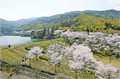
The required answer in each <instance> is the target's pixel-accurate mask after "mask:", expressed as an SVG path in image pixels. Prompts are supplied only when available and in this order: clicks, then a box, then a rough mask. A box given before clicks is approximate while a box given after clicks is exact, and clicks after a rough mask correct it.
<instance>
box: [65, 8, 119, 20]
mask: <svg viewBox="0 0 120 79" xmlns="http://www.w3.org/2000/svg"><path fill="white" fill-rule="evenodd" d="M71 13H78V14H82V13H92V14H95V15H99V16H101V17H107V18H112V19H120V11H117V10H113V9H111V10H106V11H95V10H86V11H71V12H67V13H65V15H68V14H71Z"/></svg>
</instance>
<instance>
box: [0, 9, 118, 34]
mask: <svg viewBox="0 0 120 79" xmlns="http://www.w3.org/2000/svg"><path fill="white" fill-rule="evenodd" d="M82 13H89V14H94V15H98V16H100V17H106V18H112V19H118V20H119V19H120V11H116V10H106V11H93V10H86V11H71V12H67V13H64V14H58V15H53V16H50V17H38V18H29V19H21V20H17V21H6V20H3V19H0V20H1V27H2V28H4V27H5V28H7V27H9V28H11V29H12V31H13V30H31V29H40V28H43V27H52V26H53V25H54V24H57V23H60V22H63V21H67V20H71V19H73V18H75V17H77V16H78V15H79V14H82ZM2 28H1V30H3V29H2ZM2 32H3V31H2Z"/></svg>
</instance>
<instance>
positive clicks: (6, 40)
mask: <svg viewBox="0 0 120 79" xmlns="http://www.w3.org/2000/svg"><path fill="white" fill-rule="evenodd" d="M44 40H45V39H32V38H31V37H21V36H1V37H0V47H2V46H8V45H19V44H27V43H32V42H38V41H44Z"/></svg>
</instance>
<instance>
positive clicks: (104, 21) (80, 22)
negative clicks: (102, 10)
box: [31, 13, 120, 39]
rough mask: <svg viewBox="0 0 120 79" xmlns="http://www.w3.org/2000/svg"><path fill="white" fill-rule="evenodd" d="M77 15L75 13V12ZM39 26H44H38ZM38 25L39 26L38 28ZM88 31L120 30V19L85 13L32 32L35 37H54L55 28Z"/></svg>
mask: <svg viewBox="0 0 120 79" xmlns="http://www.w3.org/2000/svg"><path fill="white" fill-rule="evenodd" d="M74 15H75V14H74ZM38 27H39V28H40V27H42V26H38ZM38 27H37V28H38ZM58 29H59V30H64V31H66V30H68V29H69V30H70V31H78V32H81V31H87V32H108V33H110V32H112V33H113V32H115V33H117V32H116V30H118V31H120V20H116V19H110V18H104V17H100V16H98V15H93V14H90V13H83V14H80V15H78V16H76V17H75V18H73V19H69V20H66V21H63V22H60V23H54V25H53V26H51V27H49V28H48V27H45V28H43V30H41V31H37V32H34V31H33V32H32V33H31V36H32V37H33V38H40V39H52V38H53V37H54V36H53V32H54V30H58Z"/></svg>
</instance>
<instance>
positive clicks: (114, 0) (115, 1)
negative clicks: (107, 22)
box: [108, 0, 120, 5]
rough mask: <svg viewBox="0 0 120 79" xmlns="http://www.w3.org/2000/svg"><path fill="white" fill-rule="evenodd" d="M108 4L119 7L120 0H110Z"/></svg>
mask: <svg viewBox="0 0 120 79" xmlns="http://www.w3.org/2000/svg"><path fill="white" fill-rule="evenodd" d="M108 3H109V4H112V5H117V4H120V0H108Z"/></svg>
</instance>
